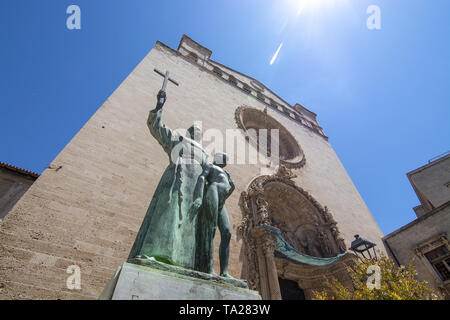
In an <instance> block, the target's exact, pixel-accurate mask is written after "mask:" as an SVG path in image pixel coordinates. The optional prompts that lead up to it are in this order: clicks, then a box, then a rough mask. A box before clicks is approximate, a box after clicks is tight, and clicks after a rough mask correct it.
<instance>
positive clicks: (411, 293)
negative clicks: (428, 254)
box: [314, 256, 442, 300]
mask: <svg viewBox="0 0 450 320" xmlns="http://www.w3.org/2000/svg"><path fill="white" fill-rule="evenodd" d="M371 265H378V266H379V269H378V270H379V275H380V277H379V279H380V282H379V288H376V287H375V288H374V287H373V286H375V279H374V278H375V276H372V277H371V275H372V274H373V272H368V268H369V266H371ZM372 268H373V267H372ZM347 271H348V272H349V274H350V276H351V278H352V280H353V288H350V289H349V288H347V287H345V286H344V285H342V284H341V283H340V282H339V281H338V280H337V279H333V280H332V281H329V282H327V289H326V290H324V291H321V292H314V298H315V300H440V299H442V297H441V296H440V295H439V294H438V293H437V292H436V291H435V290H433V289H432V288H430V287H429V286H428V283H427V282H426V281H418V280H417V278H416V277H417V271H416V270H415V268H414V266H413V265H412V264H410V265H409V266H408V267H404V266H400V267H397V266H396V265H395V264H394V262H393V261H392V259H390V258H388V257H386V256H381V258H379V259H378V260H377V261H375V260H371V261H369V260H365V261H361V260H357V261H355V264H354V265H353V266H351V267H347ZM369 277H370V280H372V279H373V280H372V281H370V280H369V281H368V279H369ZM368 282H369V285H368ZM370 282H372V285H373V286H372V287H371V286H370Z"/></svg>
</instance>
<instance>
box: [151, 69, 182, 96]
mask: <svg viewBox="0 0 450 320" xmlns="http://www.w3.org/2000/svg"><path fill="white" fill-rule="evenodd" d="M153 70H154V71H155V72H156V73H157V74H159V75H160V76H163V77H164V82H163V85H162V88H161V91H164V92H165V91H166V87H167V81H170V82H172V83H173V84H175V85H176V86H178V82H177V81H175V80H174V79H172V78H169V71H166V72H165V73H164V72H162V71H159V70H158V69H153Z"/></svg>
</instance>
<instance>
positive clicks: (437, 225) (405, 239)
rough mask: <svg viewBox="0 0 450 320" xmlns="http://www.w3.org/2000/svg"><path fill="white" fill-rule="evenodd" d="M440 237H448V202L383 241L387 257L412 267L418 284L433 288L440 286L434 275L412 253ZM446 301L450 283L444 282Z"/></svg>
mask: <svg viewBox="0 0 450 320" xmlns="http://www.w3.org/2000/svg"><path fill="white" fill-rule="evenodd" d="M440 235H445V236H446V237H447V239H448V237H449V236H450V202H447V204H445V205H443V206H441V207H439V208H437V209H435V210H433V211H432V212H429V213H427V214H425V215H423V216H421V217H420V218H418V219H416V220H414V221H413V222H411V223H409V224H407V225H406V226H404V227H402V228H400V229H398V230H396V231H394V232H392V233H391V234H389V235H387V236H386V237H385V238H384V241H385V242H386V243H387V244H388V246H389V248H390V250H391V251H390V252H389V250H388V252H389V254H390V255H391V256H395V258H396V259H397V261H398V263H400V264H402V265H408V264H410V263H413V264H414V266H415V267H416V270H417V272H418V278H419V279H420V280H426V281H427V282H428V283H429V284H430V285H431V286H433V287H434V288H436V289H437V288H438V287H439V286H442V285H443V282H442V281H441V280H440V279H439V276H438V274H437V273H436V271H434V269H433V267H432V266H431V264H429V263H428V261H427V260H426V259H425V258H421V257H420V256H419V255H418V254H416V251H415V249H416V248H419V247H421V246H423V245H424V244H426V243H427V242H430V241H432V240H434V239H436V238H438V237H439V236H440ZM446 286H447V288H448V289H447V290H449V291H448V292H449V295H448V298H450V282H449V281H447V282H446Z"/></svg>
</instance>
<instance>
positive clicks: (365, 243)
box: [350, 234, 377, 260]
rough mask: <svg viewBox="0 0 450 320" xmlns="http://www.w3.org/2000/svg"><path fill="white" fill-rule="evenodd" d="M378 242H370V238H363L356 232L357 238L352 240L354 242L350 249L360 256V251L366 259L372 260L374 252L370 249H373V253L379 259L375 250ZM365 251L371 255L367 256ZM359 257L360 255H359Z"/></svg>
mask: <svg viewBox="0 0 450 320" xmlns="http://www.w3.org/2000/svg"><path fill="white" fill-rule="evenodd" d="M375 246H376V244H375V243H373V242H370V241H369V240H366V239H364V238H361V237H360V236H359V235H358V234H355V240H353V241H352V244H351V246H350V250H352V251H353V252H355V253H356V255H357V256H358V253H360V254H361V255H362V256H363V257H364V259H366V260H367V259H370V260H372V259H373V258H372V254H371V253H370V249H372V252H373V255H374V257H375V259H377V253H376V251H375ZM365 252H367V254H368V255H369V258H367V257H366V256H365V254H364V253H365ZM358 257H359V256H358Z"/></svg>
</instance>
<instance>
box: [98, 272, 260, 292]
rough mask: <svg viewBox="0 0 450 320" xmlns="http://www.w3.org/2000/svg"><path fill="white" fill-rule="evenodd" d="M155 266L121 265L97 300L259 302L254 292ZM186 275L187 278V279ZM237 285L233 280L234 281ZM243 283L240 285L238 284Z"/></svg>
mask: <svg viewBox="0 0 450 320" xmlns="http://www.w3.org/2000/svg"><path fill="white" fill-rule="evenodd" d="M172 269H175V270H170V271H168V270H161V268H158V266H156V267H155V266H153V267H152V266H148V265H138V264H134V263H124V264H123V265H122V266H121V267H119V268H118V270H117V272H116V274H115V275H114V277H113V278H112V279H111V281H110V283H109V284H108V286H107V287H106V288H105V290H104V291H103V293H102V295H101V296H100V297H99V299H100V300H260V299H261V297H260V295H259V294H258V292H256V291H252V290H249V289H247V288H242V287H238V286H235V285H232V284H230V283H228V282H229V281H228V280H226V279H225V278H222V277H218V276H213V275H208V274H204V273H201V272H196V271H193V270H186V269H182V270H184V271H185V272H184V274H183V273H179V272H174V271H179V270H176V269H181V268H176V267H172ZM188 274H189V275H188ZM235 281H236V280H235ZM241 283H242V282H241Z"/></svg>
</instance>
